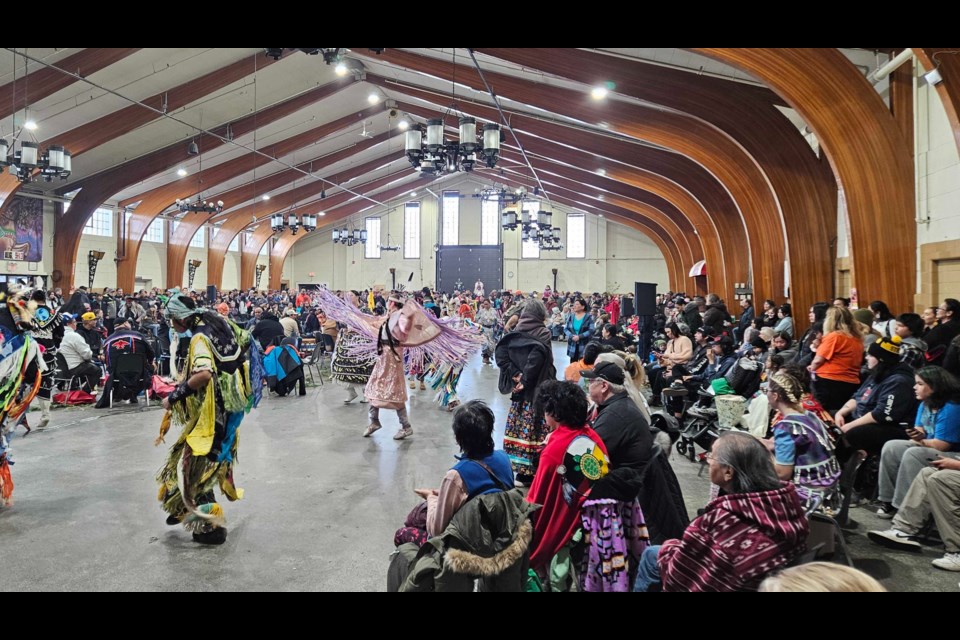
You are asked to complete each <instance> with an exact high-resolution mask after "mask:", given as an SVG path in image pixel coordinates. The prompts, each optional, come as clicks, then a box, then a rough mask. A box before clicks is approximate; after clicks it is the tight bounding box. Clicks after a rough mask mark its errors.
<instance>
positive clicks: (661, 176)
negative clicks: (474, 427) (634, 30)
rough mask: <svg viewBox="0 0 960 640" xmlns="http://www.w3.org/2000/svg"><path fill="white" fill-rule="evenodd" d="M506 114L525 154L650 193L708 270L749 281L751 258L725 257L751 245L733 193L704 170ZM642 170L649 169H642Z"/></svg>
mask: <svg viewBox="0 0 960 640" xmlns="http://www.w3.org/2000/svg"><path fill="white" fill-rule="evenodd" d="M367 79H368V81H371V82H374V83H378V84H380V83H382V86H384V87H389V88H391V89H392V91H393V92H396V91H398V90H399V91H403V92H404V94H406V95H409V96H411V97H415V98H419V99H422V100H428V101H430V100H436V99H437V96H436V95H435V94H433V93H430V92H427V91H423V90H421V89H418V88H413V87H412V86H410V85H407V84H404V85H403V86H402V88H399V89H398V84H397V83H393V82H386V81H385V80H384V79H383V78H380V77H378V76H372V75H369V74H368V76H367ZM399 106H400V108H401V109H403V110H405V111H408V112H410V113H414V114H416V115H420V116H423V117H436V115H437V113H436V112H431V111H430V110H429V109H426V108H424V107H421V106H419V105H414V104H410V103H407V102H403V101H401V102H399ZM462 108H464V109H466V110H467V111H468V112H469V113H470V114H471V115H476V116H477V117H480V118H486V119H487V120H494V119H498V118H499V114H497V113H496V111H495V110H493V109H491V108H490V107H486V106H482V105H478V104H476V103H469V105H462ZM508 113H509V115H508V117H509V118H510V122H511V125H512V128H513V130H514V132H515V133H516V134H517V135H518V136H519V137H520V139H521V142H522V143H523V145H524V148H525V149H529V150H531V151H535V152H537V153H540V154H541V155H543V156H546V157H552V156H562V157H565V158H567V159H569V160H573V159H576V160H575V164H577V165H579V166H581V167H582V168H583V169H584V172H585V173H586V174H589V175H590V178H589V179H584V181H586V182H590V183H593V184H595V185H601V186H602V185H603V184H606V183H607V181H605V180H604V179H603V178H602V177H600V176H599V175H597V174H596V173H595V171H596V169H598V168H601V167H602V168H604V170H605V171H606V172H607V177H608V178H611V179H613V180H617V181H619V182H623V183H624V184H627V185H630V186H632V187H636V188H637V189H639V190H642V191H649V192H650V193H652V194H655V195H656V196H659V197H661V198H663V199H666V200H668V201H669V202H671V203H672V204H673V205H674V206H675V207H676V209H677V211H679V212H680V213H681V214H682V216H681V217H680V218H678V219H677V220H676V223H677V224H678V225H681V227H682V228H684V230H685V231H686V232H687V233H688V234H689V235H690V236H694V235H699V236H700V241H701V242H702V243H703V245H702V246H703V251H704V255H705V256H706V258H707V260H708V263H709V264H713V265H717V266H716V271H717V273H719V274H721V275H722V276H724V277H725V279H726V281H727V282H731V283H733V282H746V281H747V279H748V278H747V275H748V272H749V261H748V253H747V252H746V251H743V250H736V251H733V250H731V251H728V252H727V253H726V254H725V253H724V247H728V248H734V247H747V246H748V244H749V243H748V241H747V237H746V232H745V230H744V227H743V222H742V219H741V217H740V213H739V211H738V210H737V208H736V204H735V203H734V202H733V200H732V199H731V198H730V195H729V193H728V192H727V191H726V190H725V189H724V188H723V186H722V185H721V184H720V183H718V182H717V181H716V179H715V178H714V177H713V176H711V175H710V174H709V173H708V172H707V171H705V170H704V169H703V168H702V167H701V166H700V165H698V164H696V163H695V162H693V161H691V160H690V159H688V158H686V157H684V156H682V155H680V154H676V153H672V152H669V151H665V150H662V149H656V148H654V147H650V146H647V145H642V144H639V143H636V142H630V141H627V140H623V139H619V138H611V137H606V136H598V135H596V134H594V133H591V132H589V131H585V130H582V129H575V128H570V127H566V126H562V125H560V124H555V123H551V122H544V121H541V120H538V119H536V118H534V117H531V116H524V115H518V114H517V113H516V112H508ZM558 141H562V143H561V142H558ZM638 166H642V167H645V168H644V169H639V168H637V167H638ZM646 168H649V170H647V169H646ZM708 212H709V213H708ZM711 214H712V215H711ZM698 259H699V258H698ZM691 266H693V263H688V264H687V265H686V268H687V269H689V268H690V267H691ZM714 280H715V281H717V280H718V278H714Z"/></svg>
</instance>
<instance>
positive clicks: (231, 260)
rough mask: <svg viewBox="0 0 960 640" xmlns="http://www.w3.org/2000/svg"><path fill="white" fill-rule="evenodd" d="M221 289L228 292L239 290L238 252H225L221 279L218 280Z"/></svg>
mask: <svg viewBox="0 0 960 640" xmlns="http://www.w3.org/2000/svg"><path fill="white" fill-rule="evenodd" d="M220 284H221V285H222V286H221V289H223V290H224V291H230V290H231V289H239V288H240V252H239V251H227V254H226V257H225V258H224V260H223V278H222V279H221V280H220Z"/></svg>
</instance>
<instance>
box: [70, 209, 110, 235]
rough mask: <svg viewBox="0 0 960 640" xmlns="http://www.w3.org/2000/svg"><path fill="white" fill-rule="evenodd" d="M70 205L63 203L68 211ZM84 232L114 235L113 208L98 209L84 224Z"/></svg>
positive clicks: (87, 233) (85, 233)
mask: <svg viewBox="0 0 960 640" xmlns="http://www.w3.org/2000/svg"><path fill="white" fill-rule="evenodd" d="M68 206H69V205H68V204H65V205H63V211H64V213H66V211H67V207H68ZM83 234H84V235H88V236H107V237H109V236H112V235H113V210H112V209H97V210H96V211H94V212H93V215H92V216H90V218H89V219H88V220H87V224H85V225H83Z"/></svg>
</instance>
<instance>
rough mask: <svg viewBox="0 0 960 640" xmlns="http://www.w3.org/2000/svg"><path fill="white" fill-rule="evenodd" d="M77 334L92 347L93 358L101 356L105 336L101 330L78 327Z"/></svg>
mask: <svg viewBox="0 0 960 640" xmlns="http://www.w3.org/2000/svg"><path fill="white" fill-rule="evenodd" d="M77 333H79V334H80V336H81V337H82V338H83V340H84V342H86V343H87V344H88V345H90V351H92V352H93V357H94V358H96V357H98V356H99V355H100V352H101V351H103V334H102V333H101V332H100V330H99V329H96V328H94V329H87V328H86V327H84V326H83V325H81V326H79V327H77Z"/></svg>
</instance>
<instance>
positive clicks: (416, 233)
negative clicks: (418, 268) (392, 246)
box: [403, 202, 420, 259]
mask: <svg viewBox="0 0 960 640" xmlns="http://www.w3.org/2000/svg"><path fill="white" fill-rule="evenodd" d="M403 257H404V258H408V259H409V258H419V257H420V203H419V202H408V203H407V204H406V206H404V208H403Z"/></svg>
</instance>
